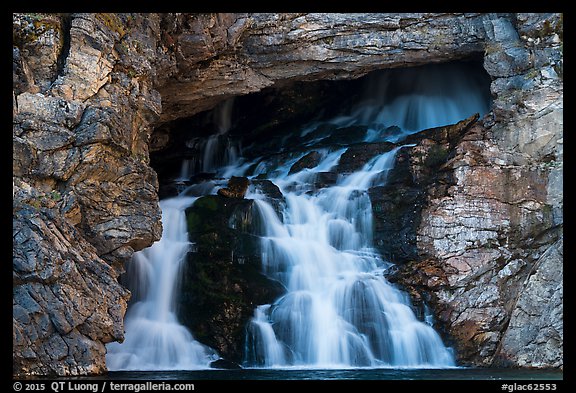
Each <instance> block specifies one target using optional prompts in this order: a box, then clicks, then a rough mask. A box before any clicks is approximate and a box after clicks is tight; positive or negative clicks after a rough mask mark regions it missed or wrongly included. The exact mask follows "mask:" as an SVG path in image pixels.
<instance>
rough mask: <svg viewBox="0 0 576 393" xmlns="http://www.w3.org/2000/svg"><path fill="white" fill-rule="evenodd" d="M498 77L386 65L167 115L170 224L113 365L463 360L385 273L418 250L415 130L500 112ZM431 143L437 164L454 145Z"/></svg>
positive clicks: (156, 160)
mask: <svg viewBox="0 0 576 393" xmlns="http://www.w3.org/2000/svg"><path fill="white" fill-rule="evenodd" d="M489 85H490V79H489V77H488V76H487V75H486V73H485V72H484V71H483V68H482V65H481V63H479V62H478V61H470V60H468V61H460V62H452V63H446V64H429V65H425V66H420V67H413V68H406V69H400V68H396V69H385V70H377V71H374V72H372V73H369V74H367V75H366V76H364V77H361V78H357V79H350V80H344V81H326V80H324V81H316V82H295V83H292V84H287V85H285V86H275V87H273V88H269V89H265V90H263V91H261V92H259V93H254V94H250V95H246V96H239V97H228V98H227V99H225V100H223V101H222V102H221V103H220V104H218V105H217V106H216V107H215V108H214V109H212V110H210V111H207V112H203V113H200V114H198V115H195V116H193V117H190V118H187V119H181V120H178V121H176V122H174V123H171V124H169V125H165V126H163V127H162V128H159V129H158V130H156V132H155V135H153V142H152V144H151V150H152V152H151V166H152V167H153V168H154V169H155V170H156V171H157V173H158V176H159V183H160V192H159V193H160V198H161V209H162V213H163V217H162V220H163V227H164V231H163V235H162V239H161V241H159V242H157V243H155V244H154V245H153V246H152V247H151V248H150V249H145V250H142V251H141V252H138V253H136V254H135V258H134V259H133V261H132V262H131V263H130V265H129V267H128V271H127V276H128V277H127V278H128V280H125V282H127V286H128V288H129V289H131V290H132V292H133V298H132V300H131V305H130V307H129V310H128V312H127V314H126V322H125V324H126V341H125V343H123V344H117V343H112V344H110V345H109V346H108V350H109V354H108V358H107V362H108V365H109V368H111V369H115V370H119V369H157V368H164V369H165V368H169V369H170V368H174V367H176V368H183V369H186V368H189V367H191V368H198V367H200V368H202V367H208V366H209V365H210V364H212V362H216V361H222V360H225V361H232V362H233V363H237V364H242V365H244V366H248V367H265V368H275V367H286V366H298V367H304V368H306V367H328V368H333V367H337V368H348V367H414V368H423V367H453V366H454V365H455V360H454V353H453V350H452V349H451V348H450V347H449V345H446V344H445V343H444V342H443V339H442V338H441V336H440V334H439V333H438V332H437V331H436V330H435V327H434V323H433V319H434V318H433V315H432V314H431V313H430V311H429V309H428V308H427V306H426V304H425V302H423V301H421V304H420V305H414V304H413V303H412V302H411V300H410V298H409V297H408V296H407V295H406V293H404V292H403V291H402V290H401V289H399V288H398V287H396V286H395V285H394V284H392V281H389V280H388V278H387V277H389V276H390V277H392V273H391V272H393V271H394V265H395V264H396V262H398V261H399V260H402V259H405V260H409V259H411V258H415V257H416V252H415V250H414V249H413V248H414V245H415V242H414V237H415V232H414V230H413V229H414V228H412V227H410V225H414V222H415V221H416V220H415V219H414V217H412V216H410V215H413V216H414V215H415V212H416V210H417V209H418V208H417V207H415V206H409V204H406V203H402V202H398V201H399V200H402V199H409V197H410V195H412V196H413V195H417V197H416V198H415V199H414V202H415V203H420V202H422V201H420V200H419V199H418V198H422V195H423V193H422V192H421V191H422V190H420V189H419V188H418V186H417V185H414V184H412V183H410V182H409V183H403V180H401V178H402V177H406V173H405V172H402V170H403V169H402V168H400V167H401V165H398V163H399V162H402V161H404V162H407V160H409V158H408V157H409V156H408V154H411V153H408V150H409V149H411V148H412V147H414V146H416V145H417V143H418V142H419V140H420V139H422V138H425V137H426V136H423V137H419V136H416V135H418V134H420V133H425V132H428V131H430V130H431V129H440V128H442V127H444V126H450V125H453V124H455V123H462V121H464V120H466V121H468V122H470V121H472V120H467V119H473V118H474V116H475V115H476V114H478V115H480V116H483V115H484V114H486V113H488V111H489V110H490V93H489V92H490V89H489ZM467 124H468V123H467ZM432 131H433V130H432ZM426 135H428V134H426ZM430 135H433V133H432V134H430ZM430 151H433V154H432V153H429V154H428V155H427V159H426V160H425V161H426V162H427V163H428V164H426V165H431V166H433V165H438V162H439V161H441V160H445V159H446V158H447V155H448V154H449V153H448V152H447V151H446V149H445V148H444V147H443V146H441V145H437V146H436V148H435V149H431V150H430ZM398 168H400V169H398ZM243 179H244V180H243ZM399 179H400V181H399ZM391 189H394V190H393V191H391ZM403 193H406V195H404V194H403ZM389 195H393V197H392V198H388V199H386V198H387V196H389ZM382 196H384V198H383V197H382ZM418 201H420V202H418ZM390 206H392V208H390ZM394 209H397V210H398V211H394ZM383 212H384V214H383ZM416 215H417V214H416ZM382 216H384V219H382ZM407 216H410V218H409V219H408V220H407V219H406V218H405V217H407ZM408 222H411V224H409V225H407V223H408ZM390 238H393V240H392V241H390ZM188 240H190V241H191V243H188ZM411 248H412V249H411ZM219 301H220V303H219ZM188 331H190V332H191V333H192V334H190V333H189V332H188ZM399 332H402V333H401V334H400V333H399ZM196 340H198V341H196ZM154 343H157V344H154ZM223 343H225V344H223Z"/></svg>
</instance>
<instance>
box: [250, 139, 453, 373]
mask: <svg viewBox="0 0 576 393" xmlns="http://www.w3.org/2000/svg"><path fill="white" fill-rule="evenodd" d="M401 148H402V146H399V147H396V148H393V149H392V150H390V151H389V152H387V153H384V154H382V155H379V156H376V157H375V158H373V159H372V160H370V161H369V162H368V163H367V164H366V165H365V166H364V167H363V168H362V169H361V170H359V171H357V172H354V173H351V174H349V175H346V176H342V177H341V178H340V179H339V180H338V182H337V183H336V184H335V185H334V186H332V187H327V188H323V189H321V190H319V191H316V192H313V191H312V190H311V188H306V187H300V188H294V187H292V185H293V184H294V183H295V182H296V183H298V184H300V185H302V184H308V185H310V183H309V182H310V181H313V179H314V176H315V174H317V173H318V172H320V171H319V170H318V169H319V168H321V169H325V168H326V167H327V163H329V164H328V165H330V164H334V163H335V160H334V158H335V156H337V155H339V154H342V153H343V151H344V150H339V151H336V152H333V153H331V154H330V153H326V152H324V154H325V158H324V160H322V161H321V162H320V163H319V165H318V166H317V167H316V168H312V169H307V170H305V171H303V172H300V173H296V174H288V171H287V170H286V168H285V167H284V169H283V170H281V171H280V172H279V173H280V175H279V177H278V178H274V179H272V181H273V182H275V183H276V184H277V185H279V187H280V188H281V190H282V191H283V194H284V195H285V198H286V206H285V208H284V209H283V211H282V217H281V218H280V217H279V216H278V215H277V213H276V211H274V209H273V208H272V205H271V204H270V203H268V201H266V200H265V198H262V197H261V196H259V195H254V197H255V198H256V199H257V201H256V204H257V206H258V211H259V213H260V216H261V222H262V226H263V228H264V229H263V234H262V260H263V265H264V268H265V272H266V274H268V275H269V276H271V277H273V278H275V279H277V280H279V281H280V282H282V283H283V284H284V285H285V287H286V289H287V293H286V295H284V296H283V297H281V298H280V299H278V300H277V301H276V302H275V303H274V304H272V305H263V306H259V307H258V308H257V309H256V311H255V315H254V318H253V320H252V322H251V324H250V326H249V328H248V335H247V340H246V343H247V351H246V355H247V356H246V364H247V365H250V366H256V367H286V366H298V367H322V368H333V367H385V366H388V367H450V366H453V365H454V358H453V354H452V352H451V350H450V349H449V348H447V347H446V346H445V345H444V344H443V342H442V340H441V338H440V336H439V335H438V333H437V332H436V331H435V330H434V329H433V328H432V327H431V326H430V325H429V324H427V323H425V322H423V321H420V320H419V319H418V318H417V317H416V315H415V314H414V312H413V310H412V308H411V305H410V301H409V298H408V296H407V295H406V294H405V293H403V292H401V291H400V290H398V289H397V288H395V287H394V286H392V285H391V284H390V283H389V282H388V281H387V280H386V278H385V277H384V272H385V270H386V269H387V268H388V267H390V266H391V264H390V263H388V262H386V261H384V260H382V259H381V257H380V256H379V255H378V253H377V252H376V250H375V249H374V248H373V246H372V206H371V203H370V198H369V196H368V193H367V191H368V188H369V187H370V186H371V185H372V182H373V181H374V180H375V179H378V181H379V182H383V181H385V179H386V175H387V172H388V171H390V170H391V169H392V168H393V166H394V162H395V157H396V154H397V152H398V150H399V149H401ZM291 163H292V162H289V163H288V164H287V165H290V164H291ZM287 165H286V166H287ZM288 190H290V191H288Z"/></svg>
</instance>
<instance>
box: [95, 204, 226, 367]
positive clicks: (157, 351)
mask: <svg viewBox="0 0 576 393" xmlns="http://www.w3.org/2000/svg"><path fill="white" fill-rule="evenodd" d="M196 199H197V198H195V197H184V196H179V197H175V198H170V199H165V200H162V201H160V208H161V210H162V224H163V231H162V238H161V239H160V240H159V241H157V242H156V243H154V244H153V245H152V246H151V247H149V248H146V249H144V250H142V251H139V252H136V253H135V254H134V257H133V259H132V261H131V262H130V264H129V266H128V269H127V270H128V271H127V277H128V278H129V280H130V282H129V283H128V288H129V289H130V290H131V291H132V302H131V305H130V306H129V307H128V311H127V313H126V316H125V320H124V325H125V340H124V342H123V343H118V342H114V343H110V344H108V345H107V354H106V363H107V367H108V369H109V370H111V371H119V370H191V369H201V368H208V367H209V364H210V362H211V361H213V360H215V359H217V358H218V356H217V355H216V353H215V352H214V351H213V350H212V349H210V348H208V347H206V346H204V345H202V344H200V343H199V342H197V341H196V340H194V337H193V336H192V334H191V333H190V331H188V330H187V329H186V327H184V326H183V325H181V324H180V323H179V321H178V318H177V317H176V314H175V303H174V300H175V296H176V295H177V294H175V290H176V289H177V288H178V277H179V275H180V271H181V266H182V262H183V261H184V260H185V257H186V254H187V252H188V250H189V248H190V246H191V243H190V242H189V240H188V231H187V229H186V217H185V213H184V210H185V209H186V207H188V206H190V205H191V204H192V203H193V202H194V201H195V200H196Z"/></svg>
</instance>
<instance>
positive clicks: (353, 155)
mask: <svg viewBox="0 0 576 393" xmlns="http://www.w3.org/2000/svg"><path fill="white" fill-rule="evenodd" d="M395 147H396V145H395V144H393V143H390V142H379V143H360V144H357V145H353V146H351V147H349V148H348V150H346V152H345V153H344V154H342V156H341V157H340V161H339V162H338V166H337V167H336V168H335V171H336V172H338V173H352V172H356V171H358V170H360V169H362V167H363V166H364V165H365V164H366V163H367V162H368V161H370V159H371V158H374V157H376V156H377V155H380V154H383V153H387V152H389V151H390V150H392V149H393V148H395Z"/></svg>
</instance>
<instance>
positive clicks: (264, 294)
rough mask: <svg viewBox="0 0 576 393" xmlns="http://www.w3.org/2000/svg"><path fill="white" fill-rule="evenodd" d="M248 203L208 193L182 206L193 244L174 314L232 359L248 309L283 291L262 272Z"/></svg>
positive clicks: (236, 357)
mask: <svg viewBox="0 0 576 393" xmlns="http://www.w3.org/2000/svg"><path fill="white" fill-rule="evenodd" d="M253 203H254V202H253V201H252V200H248V199H238V198H226V197H223V196H220V195H209V196H204V197H201V198H199V199H198V200H197V201H196V202H195V203H194V204H193V205H192V206H191V207H189V208H188V209H187V210H186V215H187V220H188V231H189V236H190V240H191V241H192V242H194V246H193V250H192V251H191V252H189V253H188V257H187V261H186V264H185V267H184V270H183V275H182V283H181V292H180V298H179V300H178V316H179V319H180V321H181V322H182V323H183V324H184V325H186V326H187V327H188V328H189V329H190V330H191V331H192V332H193V333H194V337H195V338H196V339H197V340H198V341H200V342H202V343H204V344H206V345H208V346H210V347H212V348H214V349H215V350H216V351H218V353H219V354H220V355H221V356H222V357H224V358H225V359H230V360H231V361H233V362H237V363H240V362H241V361H242V356H243V351H244V338H245V337H244V335H245V331H244V329H245V326H246V324H247V323H248V321H249V319H250V318H251V317H252V314H253V312H254V309H255V308H256V306H257V305H259V304H266V303H270V302H272V301H273V300H274V299H275V298H277V297H278V296H280V294H282V293H284V291H285V289H284V287H283V286H282V285H281V284H280V283H278V282H277V281H274V280H271V279H269V278H267V277H266V276H264V275H263V274H262V266H261V260H260V252H259V238H258V237H256V236H254V235H253V233H254V232H255V228H254V223H253V221H254V218H253V215H254V213H253Z"/></svg>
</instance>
